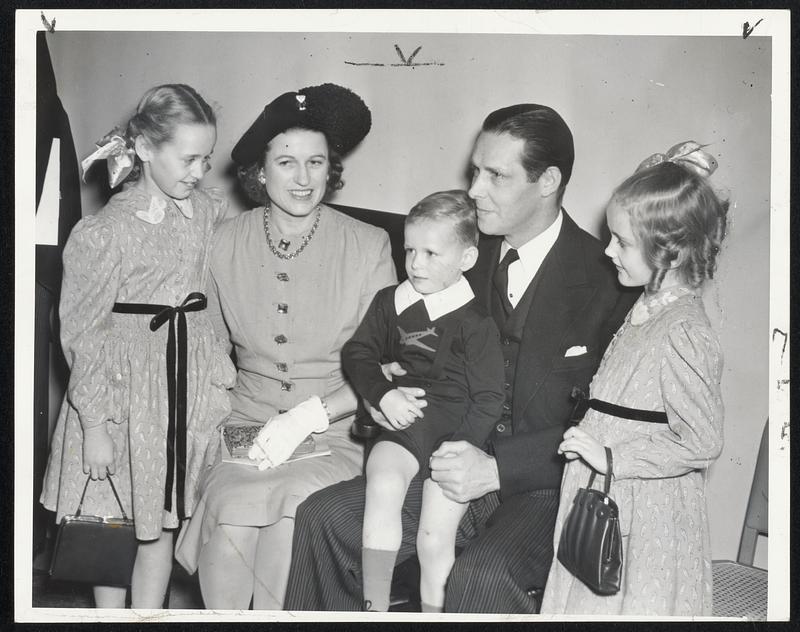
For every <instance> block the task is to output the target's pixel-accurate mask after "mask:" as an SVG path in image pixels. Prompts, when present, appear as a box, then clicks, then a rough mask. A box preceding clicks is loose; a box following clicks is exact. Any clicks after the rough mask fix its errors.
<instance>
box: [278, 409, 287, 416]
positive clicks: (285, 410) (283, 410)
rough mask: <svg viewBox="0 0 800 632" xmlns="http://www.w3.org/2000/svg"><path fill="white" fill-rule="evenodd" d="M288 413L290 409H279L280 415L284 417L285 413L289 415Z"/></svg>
mask: <svg viewBox="0 0 800 632" xmlns="http://www.w3.org/2000/svg"><path fill="white" fill-rule="evenodd" d="M288 412H289V409H288V408H279V409H278V414H279V415H282V414H283V413H288Z"/></svg>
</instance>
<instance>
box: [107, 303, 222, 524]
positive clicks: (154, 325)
mask: <svg viewBox="0 0 800 632" xmlns="http://www.w3.org/2000/svg"><path fill="white" fill-rule="evenodd" d="M206 303H207V301H206V297H205V294H203V293H202V292H192V293H191V294H189V296H187V297H186V299H185V300H184V301H183V303H181V304H180V305H177V306H175V307H172V306H170V305H155V304H150V303H114V309H113V310H112V311H114V312H116V313H118V314H154V316H153V318H152V319H151V320H150V330H151V331H156V330H157V329H159V328H160V327H161V326H162V325H163V324H164V323H166V322H169V332H168V334H167V401H168V402H169V423H168V425H167V481H166V486H165V489H164V509H166V510H167V511H172V490H173V487H177V490H176V494H177V500H178V519H179V520H183V519H184V518H185V517H186V507H185V504H186V503H185V499H184V496H183V491H184V487H185V484H186V353H187V350H186V348H187V343H186V312H200V311H202V310H204V309H205V308H206ZM176 316H177V317H178V337H177V343H176V339H175V317H176ZM176 356H177V363H176ZM176 455H177V468H176V467H175V462H176ZM176 479H177V480H176Z"/></svg>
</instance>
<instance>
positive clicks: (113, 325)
mask: <svg viewBox="0 0 800 632" xmlns="http://www.w3.org/2000/svg"><path fill="white" fill-rule="evenodd" d="M225 208H226V207H225V204H224V202H223V200H222V198H220V197H218V196H217V195H216V194H215V193H212V192H210V191H203V190H195V191H193V192H192V194H191V195H190V196H189V198H187V200H184V201H182V202H181V203H180V208H179V207H178V206H177V205H176V203H174V202H172V201H168V200H166V199H162V198H158V197H153V196H151V195H150V194H149V193H146V192H144V191H143V190H142V189H140V188H138V187H137V186H130V187H128V188H127V189H125V190H124V191H122V192H121V193H119V194H117V195H115V196H114V197H112V198H111V200H110V201H109V203H108V204H107V205H106V206H105V207H104V208H103V209H102V210H101V211H99V212H98V213H97V214H96V215H93V216H88V217H85V218H84V219H83V220H81V222H79V223H78V225H77V226H76V227H75V229H74V230H73V232H72V234H71V235H70V238H69V241H68V242H67V246H66V248H65V250H64V281H63V287H62V295H61V305H60V315H61V334H62V336H61V338H62V345H63V349H64V353H65V355H66V358H67V362H68V363H69V365H70V371H71V373H70V380H69V385H68V387H67V395H66V397H65V399H64V403H63V405H62V407H61V413H60V415H59V418H58V422H57V424H56V428H55V432H54V435H53V439H52V447H51V453H50V458H49V462H48V466H47V471H46V473H45V484H44V490H43V492H42V499H41V500H42V503H43V504H44V506H45V507H46V508H48V509H50V510H52V511H55V512H56V520H59V521H60V520H61V518H62V516H64V515H67V514H72V513H74V512H75V510H76V509H77V507H78V502H79V499H80V495H81V492H82V491H83V488H84V484H85V482H86V480H87V475H86V474H84V472H83V428H90V427H92V426H96V425H98V424H101V423H104V422H103V420H106V419H108V420H109V421H108V422H105V423H106V427H107V429H108V432H109V434H110V435H111V438H112V440H113V442H114V459H115V462H114V465H115V467H116V473H115V474H114V477H113V479H114V483H115V486H116V489H117V491H118V492H119V494H120V498H121V500H122V503H123V506H124V508H125V511H126V513H127V514H128V516H132V517H133V518H134V520H135V523H136V537H137V538H139V539H141V540H149V539H155V538H158V537H159V536H160V535H161V530H162V528H173V527H177V526H178V522H179V520H178V515H177V509H178V507H177V500H178V495H177V493H176V492H177V489H176V488H177V480H178V479H177V477H176V478H175V479H174V480H175V481H176V484H175V486H174V487H173V490H172V503H171V511H167V510H166V509H165V508H164V505H165V498H164V495H165V485H166V481H167V477H168V472H167V425H168V418H169V406H168V393H167V362H166V350H167V338H168V330H169V328H170V327H171V323H170V322H169V320H167V321H166V322H165V323H164V324H163V325H162V326H161V327H159V328H158V329H156V330H155V331H151V329H150V322H151V319H152V318H153V316H152V315H142V314H125V313H116V312H112V308H113V306H114V304H115V303H146V304H159V305H167V306H176V305H180V304H181V303H182V302H183V301H184V300H185V299H186V298H187V296H188V295H189V294H190V293H192V292H205V288H206V281H207V269H208V256H209V246H210V243H211V238H212V235H213V232H214V228H215V226H216V225H217V224H218V223H219V222H220V221H221V220H222V219H223V216H224V214H225ZM176 320H177V319H176ZM186 321H187V354H186V367H187V371H186V373H187V382H186V426H187V432H186V469H185V485H184V488H183V490H182V491H183V496H184V498H185V505H184V507H185V510H186V514H187V515H191V512H192V509H193V506H194V498H195V490H196V485H197V478H198V475H199V473H200V471H201V469H202V466H203V457H204V454H205V452H206V447H207V445H208V443H209V441H211V440H214V439H216V438H217V434H216V428H217V426H218V424H219V423H220V422H221V421H222V420H223V419H225V417H226V416H227V415H228V414H229V412H230V405H229V403H228V395H227V393H226V388H227V387H230V386H232V384H233V380H234V378H235V372H234V368H233V364H232V362H231V360H230V358H229V357H228V355H227V353H226V351H225V348H224V345H222V344H221V343H219V342H218V341H217V339H216V337H215V335H214V331H213V328H212V325H211V322H210V320H209V318H208V316H207V315H206V312H205V311H196V312H189V313H186ZM176 460H178V459H176ZM83 512H84V513H86V514H89V515H101V516H103V515H104V516H118V515H119V507H118V505H117V501H116V500H115V498H114V495H113V494H112V492H111V487H110V486H109V484H108V483H107V482H106V481H94V482H91V483H90V484H89V486H88V490H87V493H86V498H85V501H84V506H83Z"/></svg>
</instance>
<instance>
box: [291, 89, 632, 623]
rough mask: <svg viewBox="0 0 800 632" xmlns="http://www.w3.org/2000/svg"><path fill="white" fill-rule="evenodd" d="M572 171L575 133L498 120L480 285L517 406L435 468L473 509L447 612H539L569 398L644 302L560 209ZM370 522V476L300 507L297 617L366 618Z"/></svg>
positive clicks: (406, 514)
mask: <svg viewBox="0 0 800 632" xmlns="http://www.w3.org/2000/svg"><path fill="white" fill-rule="evenodd" d="M573 159H574V149H573V142H572V134H571V132H570V130H569V128H568V127H567V125H566V123H565V122H564V121H563V119H562V118H561V117H560V116H559V115H558V114H557V113H556V112H555V111H554V110H553V109H551V108H549V107H546V106H542V105H535V104H521V105H515V106H511V107H507V108H503V109H501V110H497V111H496V112H493V113H492V114H490V115H489V116H488V117H487V118H486V120H485V121H484V123H483V127H482V129H481V132H480V134H479V135H478V138H477V140H476V142H475V146H474V149H473V153H472V159H471V163H472V172H473V175H472V185H471V187H470V189H469V194H470V196H471V197H472V198H473V199H474V200H475V202H476V205H477V208H478V224H479V227H480V229H481V232H482V233H483V234H484V237H483V238H482V240H481V244H480V248H479V250H480V255H479V259H478V263H477V264H476V266H475V268H474V269H473V270H472V273H471V274H469V275H468V276H469V280H470V282H471V284H472V287H473V290H474V292H475V295H476V298H477V300H478V301H481V302H483V303H484V305H485V306H486V307H487V308H488V309H489V311H490V313H491V314H492V316H493V318H494V319H495V321H496V322H497V325H498V328H499V329H500V333H501V341H502V347H503V353H504V356H505V370H506V383H505V388H506V402H505V406H504V412H503V415H502V417H501V419H499V420H498V422H497V424H496V426H495V429H494V432H493V433H492V437H491V438H490V441H489V445H488V449H485V450H484V449H481V448H478V447H476V446H474V445H472V444H470V443H468V442H465V441H456V442H445V443H443V444H442V445H441V447H440V448H439V449H438V450H437V451H436V452H435V453H434V454H433V456H432V457H431V461H430V465H431V478H432V479H433V480H434V481H436V482H437V483H439V485H440V486H441V488H442V490H443V491H444V494H445V495H446V496H448V497H449V498H451V499H453V500H456V501H459V502H469V503H470V507H469V510H468V512H467V514H466V515H465V517H464V519H463V520H462V522H461V525H460V527H459V534H458V539H457V543H456V545H457V547H458V548H459V549H461V552H460V554H459V555H458V556H457V558H456V562H455V565H454V566H453V570H452V572H451V574H450V579H449V581H448V584H447V590H446V599H445V611H447V612H494V613H515V612H536V611H537V608H538V604H537V602H536V598H535V596H534V595H535V594H534V593H532V592H531V589H532V588H542V587H544V583H545V580H546V579H547V573H548V570H549V567H550V563H551V561H552V557H553V527H554V523H555V516H556V510H557V507H558V489H559V486H560V482H561V472H562V469H563V461H562V458H561V457H560V456H559V455H558V454H557V446H558V444H559V442H560V440H561V436H562V434H563V432H564V430H565V429H566V427H567V425H568V421H569V415H570V412H571V409H572V404H571V402H570V392H571V389H572V387H573V386H579V387H581V388H583V389H586V388H587V387H588V384H589V382H590V381H591V378H592V376H593V375H594V372H595V371H596V369H597V365H598V363H599V362H600V358H601V357H602V354H603V351H604V350H605V347H606V345H607V344H608V342H609V340H610V338H611V336H612V334H613V332H614V331H615V330H616V329H617V327H618V326H619V325H620V324H621V322H622V320H623V318H624V316H625V314H626V313H627V310H628V308H629V307H630V305H631V304H632V302H633V300H635V295H627V294H622V293H621V292H620V289H619V287H618V285H617V283H616V274H615V273H614V270H613V268H612V267H611V266H610V264H609V262H608V260H607V259H606V258H605V257H604V256H603V247H602V245H601V244H600V243H599V242H598V241H597V240H596V239H595V238H594V237H592V236H591V235H589V234H588V233H586V232H585V231H583V230H581V229H580V228H578V226H577V225H576V224H575V223H574V222H573V220H572V219H571V218H570V217H569V216H568V215H567V214H566V212H564V211H563V209H562V208H561V199H562V197H563V194H564V190H565V187H566V185H567V183H568V182H569V178H570V175H571V173H572V163H573ZM415 395H417V396H419V397H423V393H422V392H417V393H415ZM377 420H378V421H379V423H381V425H383V426H384V427H385V428H387V429H388V430H395V428H392V427H391V426H390V425H389V424H388V422H386V421H385V420H382V419H380V417H379V416H378V419H377ZM417 423H424V420H420V421H418V422H417ZM421 489H422V482H421V481H415V482H413V483H412V485H411V486H410V488H409V491H408V495H407V498H406V503H405V505H404V508H403V545H402V547H401V550H400V552H399V554H398V558H397V562H398V563H399V562H401V561H402V560H403V559H405V558H407V557H408V556H409V555H412V554H413V553H414V542H415V537H416V530H417V526H418V519H419V512H420V503H421ZM363 510H364V479H363V477H358V478H355V479H353V480H351V481H345V482H343V483H340V484H338V485H334V486H332V487H329V488H327V489H324V490H321V491H320V492H317V493H316V494H314V495H313V496H311V497H309V499H308V500H307V501H306V502H305V503H304V504H303V505H302V506H301V507H300V508H299V510H298V512H297V516H296V519H295V536H294V546H293V560H292V569H291V571H290V578H289V587H288V591H287V596H286V602H285V607H286V608H287V609H289V610H358V609H360V608H361V605H362V604H361V580H360V560H361V525H362V520H363Z"/></svg>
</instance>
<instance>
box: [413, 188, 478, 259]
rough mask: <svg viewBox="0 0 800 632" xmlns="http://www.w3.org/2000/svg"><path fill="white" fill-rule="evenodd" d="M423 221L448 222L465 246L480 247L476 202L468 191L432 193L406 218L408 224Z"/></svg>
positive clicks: (415, 206) (456, 190)
mask: <svg viewBox="0 0 800 632" xmlns="http://www.w3.org/2000/svg"><path fill="white" fill-rule="evenodd" d="M422 220H430V221H442V220H445V221H448V222H451V223H452V224H453V228H454V231H455V233H456V237H457V238H458V240H459V241H460V242H461V243H462V244H463V245H464V246H477V245H478V216H477V211H476V210H475V201H474V200H473V199H472V198H470V197H469V196H468V195H467V192H466V191H461V190H458V189H454V190H451V191H439V192H438V193H431V194H430V195H428V196H426V197H424V198H422V199H421V200H420V201H419V202H417V203H416V204H415V205H414V207H413V208H412V209H411V210H410V211H409V213H408V216H407V217H406V224H407V225H408V224H412V223H414V222H419V221H422Z"/></svg>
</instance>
